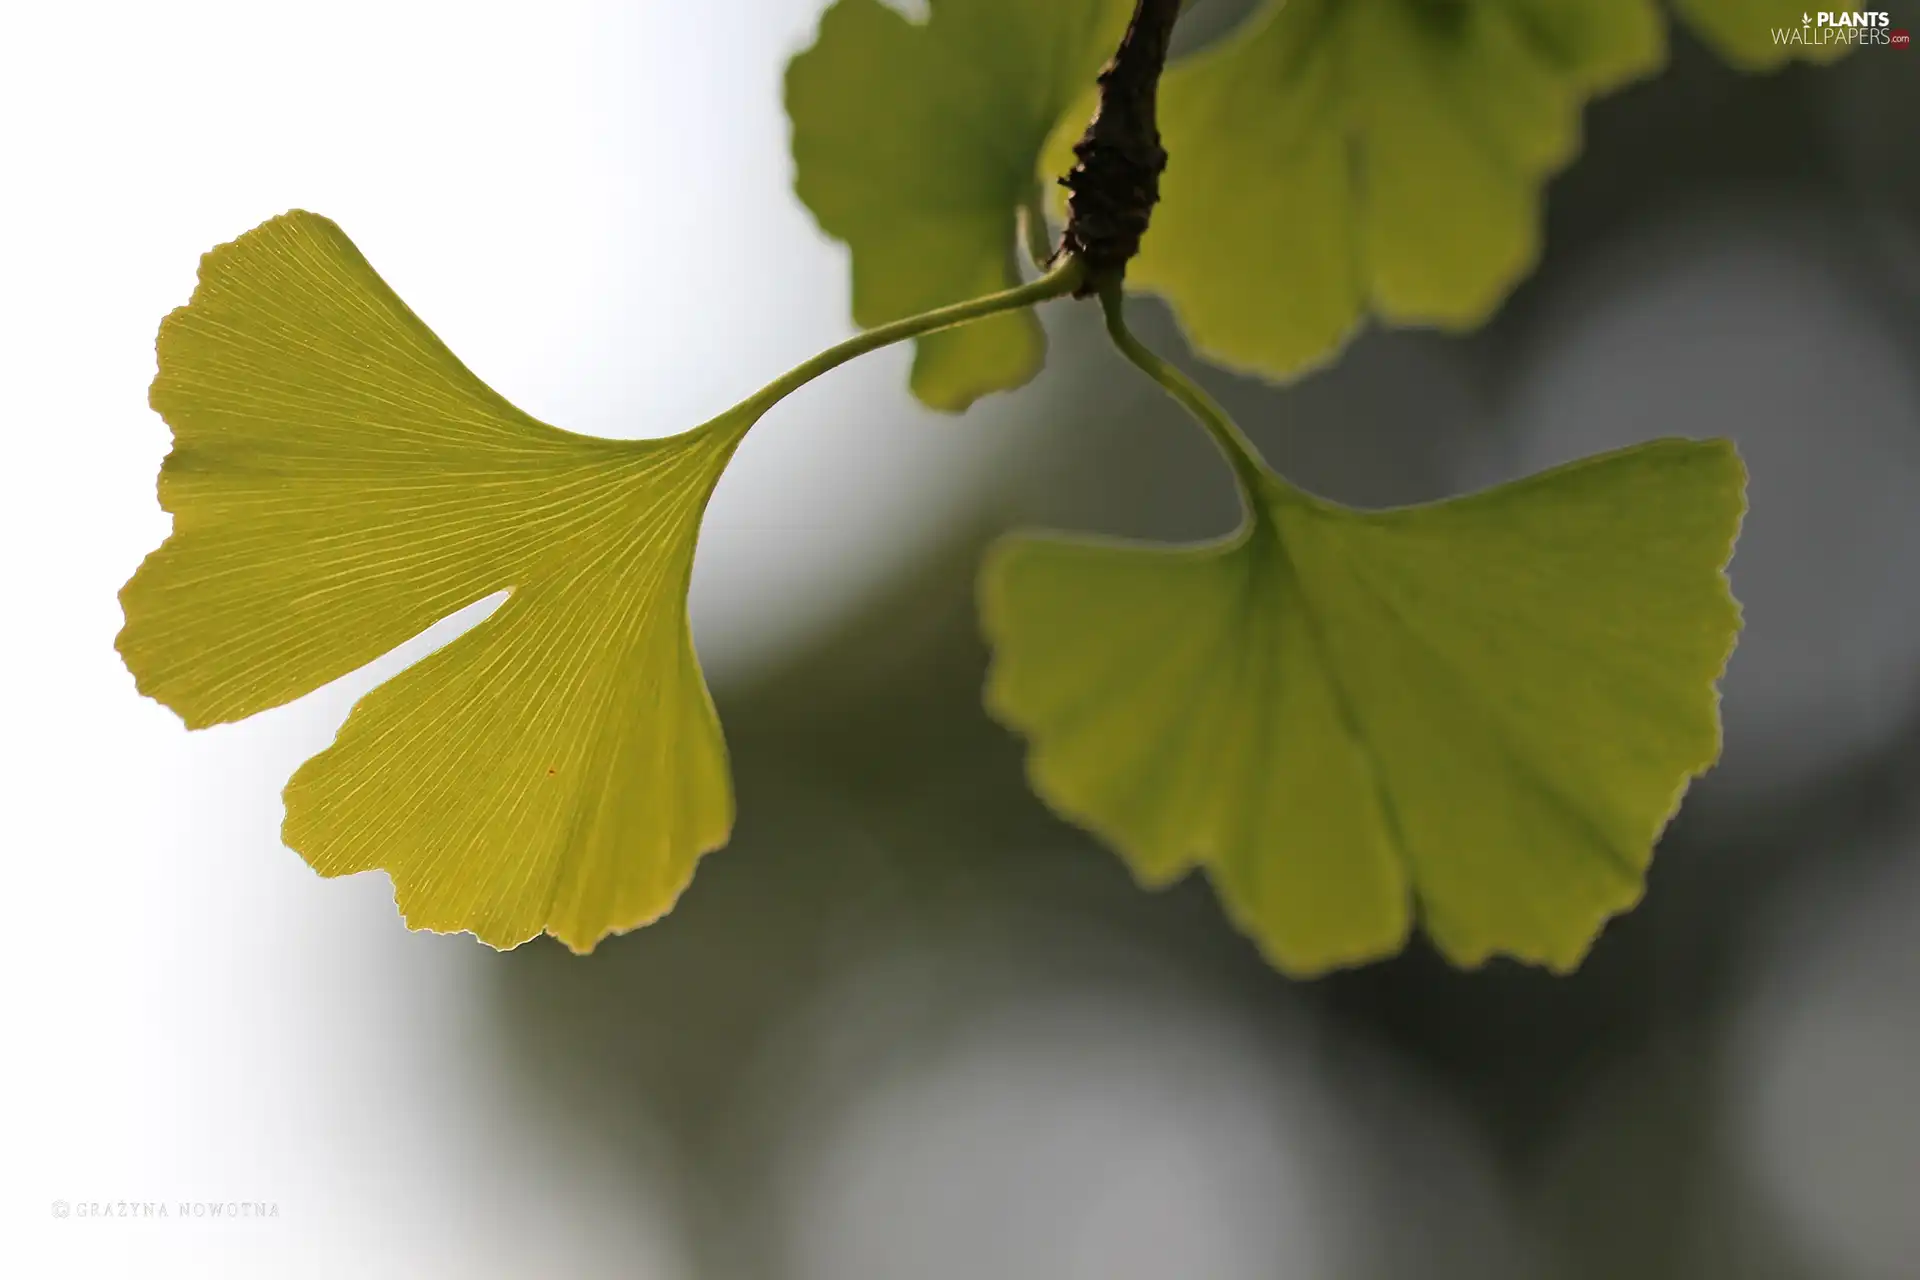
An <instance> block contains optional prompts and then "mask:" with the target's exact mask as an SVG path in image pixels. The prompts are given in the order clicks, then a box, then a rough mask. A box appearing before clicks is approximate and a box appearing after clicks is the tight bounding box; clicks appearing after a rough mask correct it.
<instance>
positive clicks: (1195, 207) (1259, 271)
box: [1043, 0, 1665, 378]
mask: <svg viewBox="0 0 1920 1280" xmlns="http://www.w3.org/2000/svg"><path fill="white" fill-rule="evenodd" d="M1664 55H1665V31H1664V27H1663V25H1662V21H1661V17H1660V14H1659V11H1658V10H1657V9H1656V8H1655V7H1654V5H1653V0H1448V2H1447V3H1435V2H1434V0H1268V2H1267V3H1265V4H1263V5H1262V6H1261V7H1260V8H1259V9H1258V10H1257V11H1256V12H1255V13H1254V15H1253V16H1252V17H1250V18H1249V19H1248V21H1247V23H1246V24H1245V25H1244V26H1243V27H1242V28H1240V29H1239V30H1238V31H1236V32H1235V33H1234V34H1232V35H1231V36H1229V37H1228V38H1227V39H1225V40H1224V41H1222V42H1221V43H1220V44H1218V45H1215V46H1213V47H1211V48H1208V49H1203V50H1201V51H1200V52H1199V53H1198V54H1196V55H1194V56H1193V57H1191V58H1187V59H1183V60H1181V61H1179V62H1177V63H1175V64H1174V65H1173V66H1171V67H1169V68H1168V70H1167V73H1166V76H1165V79H1164V80H1163V81H1162V83H1161V86H1160V130H1161V134H1162V137H1163V140H1164V142H1165V145H1166V149H1167V153H1168V156H1169V161H1168V165H1167V171H1166V174H1165V176H1164V177H1163V178H1162V180H1161V196H1162V199H1161V203H1160V205H1159V207H1158V208H1157V209H1156V210H1155V212H1154V215H1153V222H1152V225H1151V227H1150V228H1149V230H1148V232H1147V235H1146V239H1145V241H1144V242H1143V244H1142V246H1141V251H1140V256H1139V257H1138V258H1136V259H1135V260H1134V262H1133V263H1132V264H1131V266H1130V267H1129V268H1128V275H1127V282H1128V284H1129V285H1130V286H1132V287H1135V288H1140V289H1148V290H1152V291H1155V292H1157V293H1160V294H1162V295H1163V296H1165V297H1166V298H1167V300H1168V301H1169V302H1170V303H1171V304H1172V306H1173V309H1174V311H1175V313H1176V314H1177V315H1178V317H1179V319H1180V322H1181V326H1182V327H1183V328H1184V329H1185V330H1186V333H1187V336H1188V338H1189V340H1190V341H1191V342H1192V343H1193V345H1194V347H1195V349H1196V350H1198V351H1199V352H1200V353H1201V354H1203V355H1205V356H1206V357H1207V358H1208V359H1209V360H1211V361H1214V362H1215V363H1218V364H1222V365H1226V366H1229V367H1232V368H1237V369H1242V370H1247V371H1251V372H1255V373H1260V374H1263V375H1266V376H1268V377H1276V378H1277V377H1289V376H1293V375H1295V374H1298V373H1301V372H1303V371H1304V370H1307V369H1309V368H1311V367H1313V366H1315V365H1317V364H1319V363H1322V362H1324V361H1325V360H1327V359H1329V358H1330V357H1331V356H1332V355H1333V354H1334V353H1335V352H1336V351H1337V350H1338V349H1339V347H1340V345H1341V343H1342V342H1343V341H1345V339H1346V338H1347V337H1348V335H1350V334H1351V333H1352V332H1353V331H1354V330H1355V329H1356V327H1357V326H1358V325H1359V324H1360V323H1361V322H1362V321H1363V320H1364V319H1365V318H1366V317H1367V316H1368V315H1374V316H1377V317H1379V318H1380V319H1382V320H1385V321H1388V322H1392V323H1401V324H1430V325H1438V326H1442V327H1446V328H1455V329H1457V328H1467V327H1471V326H1474V325H1477V324H1479V323H1481V322H1482V321H1484V320H1485V319H1486V318H1487V317H1488V316H1489V315H1490V314H1491V313H1492V312H1493V310H1494V308H1495V307H1497V306H1498V305H1499V303H1500V301H1501V299H1502V298H1504V297H1505V296H1506V294H1507V292H1508V290H1509V289H1511V288H1512V287H1513V285H1514V283H1515V282H1516V281H1518V280H1519V279H1520V278H1521V277H1522V276H1523V275H1525V274H1526V272H1527V271H1529V270H1530V269H1531V268H1532V266H1533V263H1534V261H1535V259H1536V258H1537V257H1538V254H1539V248H1540V221H1541V215H1540V187H1541V183H1542V182H1543V180H1544V179H1545V178H1546V177H1547V176H1548V175H1550V174H1552V173H1553V172H1555V171H1556V170H1558V169H1559V168H1561V167H1562V166H1563V165H1565V164H1566V163H1567V162H1568V161H1569V160H1570V159H1571V158H1572V157H1573V155H1574V154H1575V152H1576V151H1577V150H1578V148H1579V142H1580V113H1581V109H1582V107H1583V105H1584V103H1585V102H1586V100H1587V99H1588V98H1589V97H1591V96H1593V95H1594V94H1595V93H1598V92H1600V91H1603V90H1606V89H1609V88H1612V87H1614V86H1616V85H1619V84H1621V83H1623V82H1625V81H1627V80H1630V79H1632V78H1634V77H1636V76H1640V75H1643V74H1646V73H1647V72H1649V71H1651V70H1652V69H1654V68H1655V67H1656V66H1658V65H1659V63H1660V62H1661V60H1662V58H1663V57H1664ZM1071 142H1072V137H1071V136H1070V130H1069V129H1068V128H1066V127H1065V126H1063V127H1062V128H1061V130H1060V131H1059V132H1057V133H1056V134H1055V135H1054V138H1053V139H1052V141H1051V142H1050V143H1049V145H1048V148H1047V152H1046V157H1045V160H1044V161H1043V168H1044V169H1046V170H1048V171H1054V170H1060V169H1061V167H1062V166H1063V165H1065V164H1067V163H1068V162H1069V160H1070V156H1069V154H1068V150H1067V148H1068V147H1069V146H1070V145H1071Z"/></svg>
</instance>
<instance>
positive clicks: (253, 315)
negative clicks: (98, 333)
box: [118, 211, 751, 951]
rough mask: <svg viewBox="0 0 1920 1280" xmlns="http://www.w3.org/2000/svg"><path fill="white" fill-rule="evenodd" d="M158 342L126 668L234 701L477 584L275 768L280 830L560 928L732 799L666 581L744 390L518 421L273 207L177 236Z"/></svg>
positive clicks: (688, 841)
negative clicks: (448, 622)
mask: <svg viewBox="0 0 1920 1280" xmlns="http://www.w3.org/2000/svg"><path fill="white" fill-rule="evenodd" d="M159 358H160V371H159V375H158V377H156V378H155V380H154V383H153V389H152V403H153V406H154V408H155V409H157V410H159V412H160V413H161V414H162V415H163V416H164V417H165V418H166V420H167V422H168V423H169V424H170V425H171V426H172V428H173V432H174V445H173V451H172V452H171V453H170V454H169V455H168V456H167V459H166V462H165V463H164V465H163V466H162V468H161V475H160V500H161V504H162V505H163V506H164V507H166V509H167V510H169V511H171V512H172V513H173V520H174V524H173V533H172V536H171V537H169V538H168V539H167V541H166V543H165V544H164V545H163V546H162V547H160V549H159V550H157V551H155V552H154V553H153V554H152V555H150V556H149V557H147V560H146V562H145V563H144V564H143V565H141V567H140V570H139V572H138V573H137V574H135V576H134V578H133V579H132V581H130V582H129V583H128V584H127V585H126V587H125V589H124V590H123V591H122V592H121V600H122V603H123V604H124V606H125V609H126V615H127V623H126V627H125V629H124V630H123V631H122V632H121V633H120V637H119V640H118V646H119V649H120V652H121V654H122V655H123V656H124V657H125V659H126V663H127V666H128V667H129V668H130V669H131V670H132V672H133V673H134V676H135V679H136V681H137V683H138V685H139V687H140V689H141V691H142V692H144V693H147V694H149V695H151V696H153V697H155V698H157V699H159V700H160V701H161V702H163V703H165V704H166V705H167V706H169V707H171V708H173V709H174V710H175V711H177V712H178V713H179V714H180V715H181V716H182V717H184V718H185V720H186V722H187V724H188V725H189V726H192V727H199V726H204V725H210V724H216V723H219V722H222V721H229V720H238V719H241V718H243V717H245V716H249V715H252V714H253V713H255V712H257V711H262V710H265V709H266V708H268V707H273V706H277V705H279V704H281V703H284V702H287V701H289V700H291V699H293V698H297V697H300V696H301V695H302V694H305V693H307V692H309V691H311V690H313V689H315V688H318V687H319V686H320V685H323V684H325V683H327V682H328V681H330V680H333V679H335V678H336V677H339V676H341V675H344V674H346V673H347V672H349V671H352V670H354V669H355V668H357V667H360V666H362V665H364V664H365V663H367V662H369V661H371V660H372V659H374V658H376V657H378V656H380V655H381V654H383V653H385V652H387V651H388V650H390V649H392V648H393V647H394V646H396V645H398V644H400V643H401V642H403V641H405V640H407V639H408V638H410V637H412V636H414V635H417V634H418V633H419V632H421V631H422V630H423V629H425V628H426V627H427V626H429V625H430V624H432V623H434V622H436V621H438V620H439V619H441V618H444V617H446V616H448V615H449V614H451V613H453V612H455V611H456V610H458V609H460V608H461V607H463V606H465V605H467V604H470V603H472V602H474V601H477V600H480V599H483V598H485V597H487V596H489V595H491V594H493V593H495V592H499V591H502V590H505V591H507V592H509V593H510V594H509V595H508V597H507V599H506V602H505V603H504V604H502V605H501V606H500V607H499V608H498V609H497V610H496V611H495V612H494V613H493V614H492V615H491V616H489V617H487V618H486V619H485V620H484V621H482V622H481V623H479V624H478V625H477V626H475V627H474V628H473V629H472V630H470V631H468V632H467V633H466V634H464V635H462V636H460V637H459V638H458V639H456V640H454V641H453V642H452V643H450V644H448V645H446V646H445V647H443V648H441V649H439V650H438V651H436V652H434V653H433V654H431V655H430V656H428V657H426V658H424V659H422V660H421V661H419V662H417V663H415V664H414V665H413V666H411V667H409V668H407V669H406V670H405V671H403V672H402V673H401V674H400V675H398V676H396V677H394V678H393V679H392V680H389V681H388V682H387V683H385V684H383V685H381V686H380V687H378V688H376V689H375V690H373V692H371V693H369V694H368V695H367V696H366V697H365V698H363V699H361V701H360V702H359V704H358V705H357V706H356V707H355V708H354V710H353V713H352V715H351V717H350V718H349V719H348V721H347V723H346V725H345V727H344V728H343V729H342V730H341V732H340V734H339V737H338V738H337V740H336V741H335V742H334V744H333V745H332V746H331V747H330V748H328V749H327V750H326V751H325V752H323V753H322V754H320V755H318V756H316V757H315V758H314V759H312V760H310V761H308V762H307V763H306V764H305V765H304V766H303V767H302V768H301V769H300V770H299V772H298V773H296V774H295V775H294V778H293V780H292V782H290V783H289V784H288V786H287V790H286V804H287V817H286V826H285V837H286V840H287V843H288V844H289V845H291V846H292V847H293V848H295V849H297V850H298V851H299V852H300V853H301V854H302V855H303V856H304V857H305V858H306V859H307V861H308V862H309V863H311V864H312V865H313V867H314V868H315V869H316V870H317V871H319V872H320V873H321V874H322V875H329V876H331V875H343V874H347V873H351V872H356V871H365V870H370V869H373V868H385V869H386V870H387V871H388V872H389V873H390V874H391V876H392V878H393V884H394V892H395V898H396V900H397V901H398V903H399V906H400V909H401V911H402V913H403V914H404V915H405V916H406V918H407V921H408V923H409V924H410V925H412V926H413V927H415V928H425V929H433V930H437V931H444V932H453V931H459V930H471V931H472V932H473V933H474V934H476V935H477V936H478V937H479V938H481V939H482V940H483V941H485V942H488V943H491V944H493V945H495V946H502V947H505V946H512V945H515V944H517V943H520V942H523V941H525V940H526V939H528V938H530V937H533V936H534V935H536V934H538V933H540V932H541V931H542V930H545V931H547V932H549V933H552V934H553V935H554V936H556V937H557V938H559V939H560V940H561V941H562V942H564V943H566V945H567V946H569V947H571V948H573V949H575V950H579V951H584V950H587V949H589V948H591V947H592V946H593V945H594V943H595V942H596V941H597V940H599V939H600V938H601V937H603V936H605V935H606V934H608V933H610V932H618V931H621V930H625V929H630V928H633V927H635V926H637V925H641V924H644V923H646V922H648V921H650V920H652V919H654V918H655V917H657V916H659V915H661V914H663V913H664V912H666V911H667V910H668V909H669V908H670V907H671V906H672V905H673V902H674V900H675V898H676V897H677V896H678V894H679V893H680V891H681V890H682V889H683V888H684V887H685V886H686V884H687V882H688V880H689V878H690V877H691V876H692V874H693V868H694V863H695V861H696V860H697V859H698V858H699V857H700V855H701V854H702V853H704V852H706V851H707V850H710V849H713V848H716V847H718V846H719V845H721V844H723V843H725V841H726V839H727V835H728V831H729V829H730V827H731V825H732V820H733V801H732V792H731V783H730V781H729V778H728V771H727V762H726V750H725V746H724V744H723V742H722V740H721V735H720V727H719V723H718V721H717V720H716V718H715V716H714V711H713V707H712V704H711V702H710V700H709V698H708V696H707V690H706V686H705V684H704V682H703V681H702V679H701V675H700V668H699V664H698V662H697V661H696V659H695V657H694V652H693V645H692V640H691V637H690V633H689V630H688V625H687V615H686V603H685V602H686V591H687V584H688V580H689V574H690V572H691V566H692V562H693V551H694V542H695V538H696V536H697V533H698V528H699V523H700V516H701V512H702V510H703V509H704V507H705V504H706V501H707V497H708V494H709V493H710V492H711V491H712V488H713V486H714V483H715V481H716V480H717V478H718V476H719V474H720V471H721V468H722V467H723V466H724V465H725V463H726V460H727V458H728V456H729V455H730V453H731V452H732V450H733V448H734V446H735V445H736V444H737V443H738V441H739V438H740V435H741V433H742V432H744V431H745V429H746V428H747V426H749V425H750V424H751V417H750V416H746V415H744V414H743V413H742V412H741V411H736V412H735V413H733V414H729V415H727V416H725V417H722V418H720V419H716V420H715V421H713V422H711V423H709V424H707V425H706V426H704V427H701V428H699V429H697V430H694V431H691V432H688V433H686V434H684V435H680V436H675V437H673V438H671V439H664V440H642V441H615V440H604V439H595V438H590V437H586V436H578V435H573V434H570V433H568V432H565V431H560V430H558V429H556V428H553V427H550V426H547V425H545V424H543V423H540V422H536V421H534V420H533V419H532V418H530V417H528V416H527V415H526V414H524V413H521V412H520V411H519V410H517V409H515V408H514V407H513V406H512V405H510V404H508V403H507V402H506V401H505V400H503V399H502V398H501V397H500V396H498V395H497V394H495V393H494V392H493V391H492V390H490V389H489V388H488V387H487V386H486V385H485V384H484V383H482V382H481V381H480V380H479V379H478V378H476V377H475V376H474V375H473V374H472V373H470V372H468V371H467V369H466V368H465V366H463V365H462V364H461V363H460V362H459V361H458V360H457V359H455V358H454V356H453V354H452V353H451V352H449V351H448V350H447V349H446V347H444V346H443V345H441V343H440V342H439V340H438V339H437V338H435V337H434V335H433V334H432V333H431V332H430V331H429V330H428V329H427V327H426V326H425V325H424V324H422V323H421V322H420V321H419V319H417V318H416V317H415V316H414V314H413V313H412V312H411V311H409V310H408V309H407V307H406V305H405V304H404V303H402V302H401V301H400V299H399V298H398V297H396V296H395V295H394V294H393V292H392V291H391V290H390V289H388V288H387V286H386V284H385V283H384V282H382V281H381V279H380V277H379V276H377V275H376V274H374V271H373V269H372V268H371V267H370V266H369V265H368V264H367V262H366V260H365V259H364V258H363V257H362V256H361V255H360V253H359V252H358V251H357V250H356V249H355V248H354V246H353V245H352V243H351V242H350V241H349V240H348V239H347V238H346V236H345V235H343V234H342V233H341V231H340V229H339V228H338V227H336V226H335V225H334V224H333V223H331V222H329V221H328V220H327V219H325V218H321V217H318V216H316V215H314V214H310V213H304V212H297V211H296V212H293V213H289V214H286V215H283V216H281V217H278V218H275V219H273V220H272V221H270V222H267V223H265V224H263V225H262V226H259V227H257V228H255V229H254V230H252V231H250V232H248V233H247V234H246V235H244V236H242V237H240V238H239V239H238V240H236V241H233V242H232V243H230V244H225V245H222V246H220V247H219V248H217V249H215V250H213V251H212V252H211V253H209V254H208V255H207V256H206V257H205V259H204V260H203V261H202V263H201V268H200V280H199V284H198V287H196V288H195V290H194V293H193V298H192V301H191V302H190V303H189V304H188V305H187V306H185V307H183V308H181V309H180V310H178V311H175V312H174V313H173V314H172V315H170V316H168V317H167V319H166V321H165V323H164V324H163V325H162V326H161V329H160V339H159Z"/></svg>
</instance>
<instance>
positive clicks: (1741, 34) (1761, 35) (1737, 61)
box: [1673, 0, 1853, 71]
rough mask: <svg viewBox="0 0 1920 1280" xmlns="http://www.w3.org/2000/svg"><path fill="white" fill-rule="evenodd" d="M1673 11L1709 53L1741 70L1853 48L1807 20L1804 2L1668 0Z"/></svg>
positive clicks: (1820, 58) (1824, 58)
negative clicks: (1690, 28) (1805, 19)
mask: <svg viewBox="0 0 1920 1280" xmlns="http://www.w3.org/2000/svg"><path fill="white" fill-rule="evenodd" d="M1673 8H1674V11H1675V12H1676V13H1678V14H1679V15H1680V16H1681V17H1683V18H1685V19H1686V20H1687V24H1688V25H1689V26H1691V27H1692V28H1693V29H1694V30H1695V31H1696V32H1698V33H1699V35H1700V37H1701V39H1703V40H1705V41H1706V42H1707V43H1708V44H1709V45H1712V46H1713V48H1714V50H1715V52H1717V53H1719V55H1720V56H1721V57H1723V58H1725V59H1726V60H1727V61H1728V62H1731V63H1732V64H1733V65H1734V66H1736V67H1740V68H1742V69H1743V70H1747V71H1771V70H1773V69H1774V68H1776V67H1780V66H1784V65H1786V64H1787V63H1788V62H1793V61H1805V62H1832V61H1834V60H1835V59H1838V58H1841V57H1843V56H1845V55H1846V54H1847V52H1848V51H1849V50H1851V49H1852V48H1853V46H1852V45H1851V44H1850V43H1847V42H1846V41H1844V40H1841V39H1836V38H1834V37H1835V33H1834V32H1832V31H1824V30H1822V29H1821V28H1819V27H1817V26H1816V25H1815V24H1814V23H1813V22H1811V21H1809V22H1804V23H1803V22H1802V21H1801V19H1802V18H1803V17H1805V18H1811V17H1812V16H1813V15H1812V12H1811V11H1810V10H1809V9H1808V8H1807V6H1806V4H1805V2H1804V0H1673Z"/></svg>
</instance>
